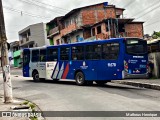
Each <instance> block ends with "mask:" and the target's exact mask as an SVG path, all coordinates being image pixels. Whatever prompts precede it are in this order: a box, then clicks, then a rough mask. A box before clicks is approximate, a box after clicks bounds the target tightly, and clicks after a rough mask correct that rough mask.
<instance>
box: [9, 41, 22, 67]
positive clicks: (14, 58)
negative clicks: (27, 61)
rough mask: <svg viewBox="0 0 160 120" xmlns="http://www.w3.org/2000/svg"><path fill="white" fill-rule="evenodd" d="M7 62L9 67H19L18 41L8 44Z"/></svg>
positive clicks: (20, 60)
mask: <svg viewBox="0 0 160 120" xmlns="http://www.w3.org/2000/svg"><path fill="white" fill-rule="evenodd" d="M9 60H10V65H11V66H12V65H13V67H21V66H22V65H21V62H22V58H21V50H20V45H19V41H14V42H11V43H10V50H9Z"/></svg>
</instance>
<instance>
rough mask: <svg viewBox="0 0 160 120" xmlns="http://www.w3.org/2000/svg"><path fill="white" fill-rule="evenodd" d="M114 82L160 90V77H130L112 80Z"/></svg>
mask: <svg viewBox="0 0 160 120" xmlns="http://www.w3.org/2000/svg"><path fill="white" fill-rule="evenodd" d="M112 83H119V84H125V85H131V86H135V87H142V88H149V89H154V90H160V79H128V80H118V81H112Z"/></svg>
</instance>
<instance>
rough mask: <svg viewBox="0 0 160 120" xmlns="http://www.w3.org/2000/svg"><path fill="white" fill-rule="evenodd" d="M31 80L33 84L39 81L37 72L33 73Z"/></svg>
mask: <svg viewBox="0 0 160 120" xmlns="http://www.w3.org/2000/svg"><path fill="white" fill-rule="evenodd" d="M33 80H34V82H39V81H40V78H39V73H38V72H37V71H35V72H34V73H33Z"/></svg>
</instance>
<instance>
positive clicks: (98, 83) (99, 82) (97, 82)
mask: <svg viewBox="0 0 160 120" xmlns="http://www.w3.org/2000/svg"><path fill="white" fill-rule="evenodd" d="M95 82H96V84H97V85H100V86H103V85H105V84H106V83H107V81H95Z"/></svg>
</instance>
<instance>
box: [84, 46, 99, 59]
mask: <svg viewBox="0 0 160 120" xmlns="http://www.w3.org/2000/svg"><path fill="white" fill-rule="evenodd" d="M85 58H86V59H87V60H97V59H101V45H87V46H86V54H85Z"/></svg>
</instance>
